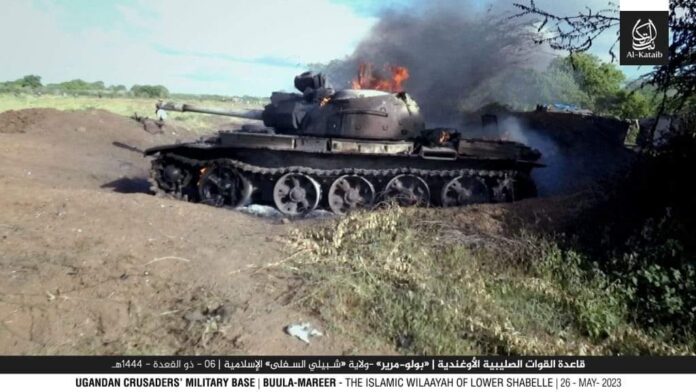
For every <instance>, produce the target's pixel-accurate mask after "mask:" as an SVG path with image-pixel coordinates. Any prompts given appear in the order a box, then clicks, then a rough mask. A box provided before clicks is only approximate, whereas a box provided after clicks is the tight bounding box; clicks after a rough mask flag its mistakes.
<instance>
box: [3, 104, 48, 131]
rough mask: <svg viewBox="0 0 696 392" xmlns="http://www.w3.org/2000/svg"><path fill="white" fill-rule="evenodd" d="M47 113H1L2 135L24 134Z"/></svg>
mask: <svg viewBox="0 0 696 392" xmlns="http://www.w3.org/2000/svg"><path fill="white" fill-rule="evenodd" d="M44 113H45V110H43V109H29V110H19V111H15V110H8V111H6V112H2V113H0V133H23V132H25V131H26V129H27V128H29V127H30V126H31V125H32V124H34V123H35V122H37V121H39V120H40V119H41V118H42V117H43V115H44Z"/></svg>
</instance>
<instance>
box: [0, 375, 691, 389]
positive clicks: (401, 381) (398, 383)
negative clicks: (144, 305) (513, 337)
mask: <svg viewBox="0 0 696 392" xmlns="http://www.w3.org/2000/svg"><path fill="white" fill-rule="evenodd" d="M694 385H696V374H614V375H607V374H544V375H539V374H527V375H525V374H514V375H502V374H501V375H473V374H462V375H450V374H448V375H438V374H433V375H424V374H418V375H379V374H376V375H368V374H360V375H352V374H351V375H335V374H332V375H324V376H320V375H303V374H294V375H280V374H274V375H258V374H249V375H243V374H240V375H234V376H230V375H216V374H196V375H191V374H173V375H162V374H138V375H113V374H97V375H95V374H91V375H74V374H26V375H22V374H2V375H0V389H1V390H3V391H31V390H37V391H52V392H54V391H55V392H62V391H123V390H128V391H140V390H153V389H155V390H157V391H200V390H220V391H222V390H240V391H242V390H244V391H269V392H270V391H285V392H287V391H307V390H310V391H321V390H325V391H329V390H330V391H331V392H337V391H374V390H377V389H379V390H384V391H461V390H476V391H520V392H525V391H552V390H554V391H555V390H558V391H589V390H602V391H631V392H633V391H637V392H642V391H645V392H653V391H659V390H663V391H670V392H679V391H690V392H693V391H694Z"/></svg>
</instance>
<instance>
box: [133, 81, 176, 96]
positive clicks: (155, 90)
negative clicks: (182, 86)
mask: <svg viewBox="0 0 696 392" xmlns="http://www.w3.org/2000/svg"><path fill="white" fill-rule="evenodd" d="M130 91H131V94H133V96H135V97H145V98H167V97H168V96H169V90H167V88H166V87H164V86H159V85H158V86H150V85H143V86H141V85H138V84H136V85H134V86H133V87H131V90H130Z"/></svg>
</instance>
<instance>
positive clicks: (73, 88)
mask: <svg viewBox="0 0 696 392" xmlns="http://www.w3.org/2000/svg"><path fill="white" fill-rule="evenodd" d="M0 92H5V93H22V92H25V93H35V94H70V95H92V96H133V97H142V98H166V97H168V96H169V90H168V89H167V88H166V87H165V86H162V85H149V84H143V85H140V84H136V85H133V86H132V87H131V88H130V89H128V88H127V87H126V86H124V85H122V84H118V85H110V86H107V85H106V84H105V83H104V82H102V81H96V82H87V81H84V80H82V79H73V80H69V81H66V82H61V83H49V84H46V85H44V84H43V83H42V81H41V76H38V75H25V76H24V77H22V78H19V79H17V80H11V81H7V82H0Z"/></svg>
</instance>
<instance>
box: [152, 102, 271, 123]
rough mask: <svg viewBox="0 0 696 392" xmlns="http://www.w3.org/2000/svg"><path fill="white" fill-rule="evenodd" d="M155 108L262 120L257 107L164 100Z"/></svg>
mask: <svg viewBox="0 0 696 392" xmlns="http://www.w3.org/2000/svg"><path fill="white" fill-rule="evenodd" d="M157 109H161V110H173V111H175V112H194V113H205V114H217V115H220V116H230V117H240V118H247V119H250V120H262V119H263V110H259V109H222V108H208V107H203V106H197V105H190V104H187V103H183V104H181V103H175V102H166V103H158V104H157Z"/></svg>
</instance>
